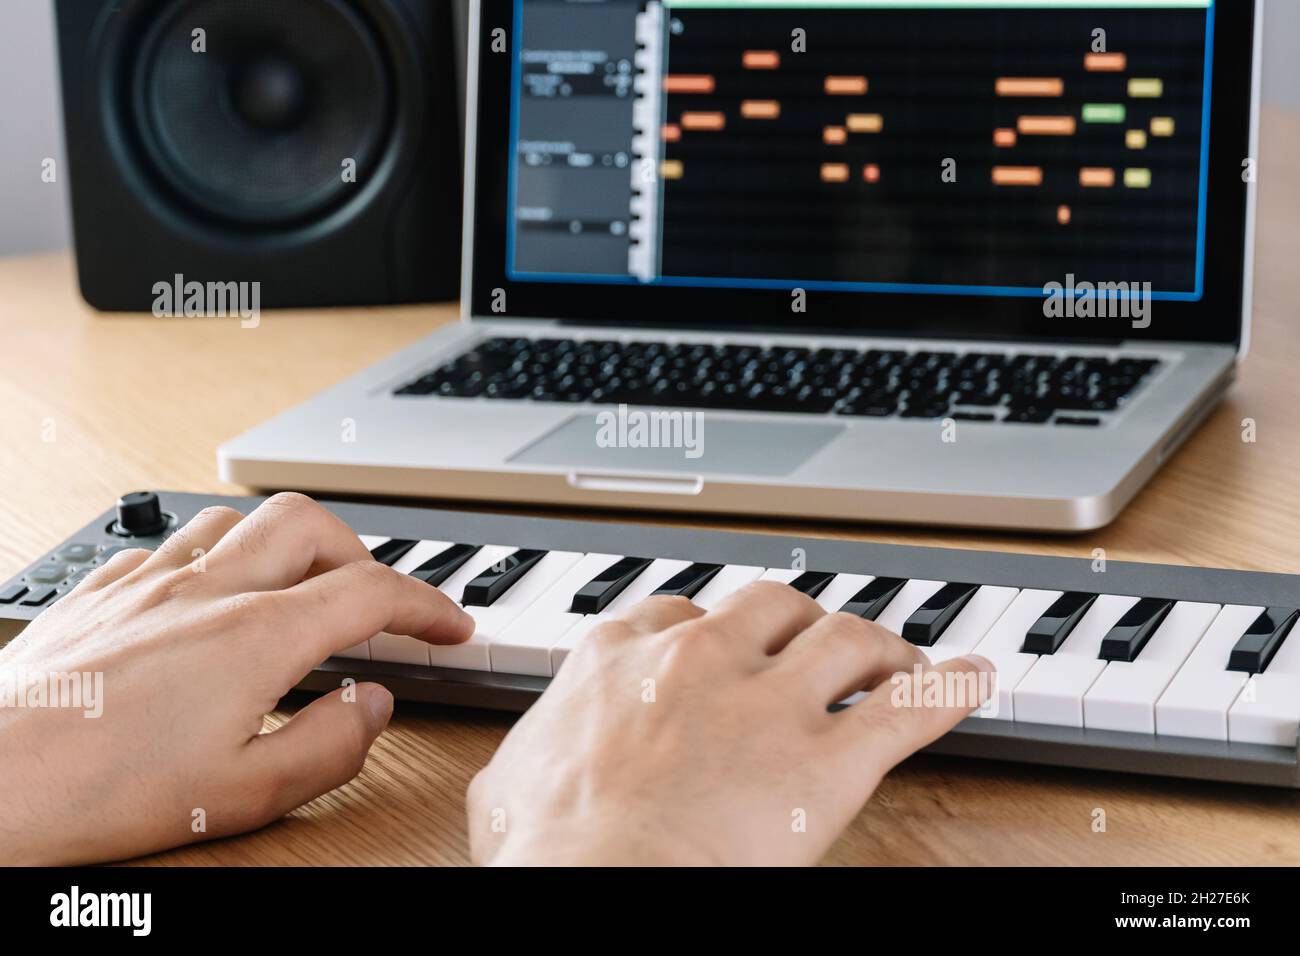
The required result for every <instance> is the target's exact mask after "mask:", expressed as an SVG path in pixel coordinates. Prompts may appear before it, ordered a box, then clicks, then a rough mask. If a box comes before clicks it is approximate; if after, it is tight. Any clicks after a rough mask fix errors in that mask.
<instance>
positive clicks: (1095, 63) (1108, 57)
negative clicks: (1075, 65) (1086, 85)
mask: <svg viewBox="0 0 1300 956" xmlns="http://www.w3.org/2000/svg"><path fill="white" fill-rule="evenodd" d="M1083 68H1084V69H1085V70H1088V71H1089V72H1091V73H1123V72H1124V71H1125V70H1127V69H1128V56H1127V55H1126V54H1123V53H1089V54H1087V55H1086V56H1085V57H1084V58H1083Z"/></svg>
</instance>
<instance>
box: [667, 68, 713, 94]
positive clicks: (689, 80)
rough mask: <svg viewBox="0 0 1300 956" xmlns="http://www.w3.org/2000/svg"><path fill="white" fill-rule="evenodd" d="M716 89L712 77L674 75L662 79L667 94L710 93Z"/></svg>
mask: <svg viewBox="0 0 1300 956" xmlns="http://www.w3.org/2000/svg"><path fill="white" fill-rule="evenodd" d="M716 89H717V83H716V82H715V81H714V79H713V77H711V76H706V75H704V74H701V73H675V74H671V75H669V76H665V77H664V90H666V91H667V92H669V93H712V92H714V91H715V90H716Z"/></svg>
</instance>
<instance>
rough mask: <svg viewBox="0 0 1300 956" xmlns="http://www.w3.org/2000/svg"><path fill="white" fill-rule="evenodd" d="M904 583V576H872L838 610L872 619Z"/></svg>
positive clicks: (886, 605)
mask: <svg viewBox="0 0 1300 956" xmlns="http://www.w3.org/2000/svg"><path fill="white" fill-rule="evenodd" d="M906 585H907V579H906V578H872V579H871V581H870V582H868V583H867V584H866V585H864V586H863V588H862V589H861V590H860V591H858V592H856V593H855V594H854V595H853V597H851V598H849V599H848V600H847V601H845V602H844V604H842V605H841V606H840V607H839V608H838V610H840V611H843V612H844V613H845V614H853V615H856V616H857V617H861V618H865V619H866V620H868V621H874V620H876V619H877V618H878V617H880V614H881V612H882V611H884V609H885V608H887V607H888V606H889V602H890V601H892V600H894V598H896V597H898V593H899V592H900V591H902V590H903V588H904V587H905V586H906Z"/></svg>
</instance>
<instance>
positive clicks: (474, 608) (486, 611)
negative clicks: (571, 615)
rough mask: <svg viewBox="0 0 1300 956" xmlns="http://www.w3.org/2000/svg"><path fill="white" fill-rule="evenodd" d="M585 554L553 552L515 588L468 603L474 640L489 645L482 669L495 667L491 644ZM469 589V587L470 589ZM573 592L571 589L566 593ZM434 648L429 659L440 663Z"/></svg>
mask: <svg viewBox="0 0 1300 956" xmlns="http://www.w3.org/2000/svg"><path fill="white" fill-rule="evenodd" d="M582 557H583V555H582V554H581V553H579V552H576V551H551V552H548V553H546V554H545V555H544V556H543V557H542V558H541V559H540V560H538V561H537V562H536V563H535V564H533V565H532V567H531V569H530V570H529V571H528V573H527V574H525V575H524V576H523V577H522V578H520V579H519V581H518V583H517V584H515V586H514V587H512V588H510V589H509V590H507V591H506V592H505V593H504V594H503V595H502V596H501V597H499V598H498V599H497V600H496V601H495V602H494V603H492V604H491V605H486V606H485V605H480V604H467V605H465V610H466V611H467V612H468V613H469V615H470V616H471V617H473V618H474V625H475V627H474V637H473V638H472V642H473V643H481V644H483V645H485V647H486V655H485V658H484V661H485V663H484V664H483V666H482V667H481V668H480V669H482V670H491V669H492V646H493V645H494V644H496V643H497V642H498V641H500V640H501V638H502V636H503V635H504V633H505V631H506V630H507V629H508V628H509V627H510V625H512V624H514V623H515V621H517V620H519V619H520V618H521V617H524V616H526V615H527V614H528V613H529V612H530V610H531V609H532V607H533V605H535V604H536V603H537V602H538V601H539V600H541V599H542V598H543V597H545V596H546V595H547V594H548V593H549V592H550V591H551V589H552V588H553V587H555V586H556V584H557V583H558V582H559V581H560V580H561V579H563V578H564V576H565V574H566V573H567V572H568V571H569V569H570V568H572V567H573V566H574V565H576V564H578V562H579V561H581V560H582ZM467 590H468V589H467ZM565 593H566V594H571V593H572V591H568V592H565ZM440 650H442V648H440V647H435V648H434V649H433V650H432V651H431V652H430V655H429V659H430V660H431V661H432V662H433V663H434V664H437V663H438V656H439V655H438V652H439V651H440Z"/></svg>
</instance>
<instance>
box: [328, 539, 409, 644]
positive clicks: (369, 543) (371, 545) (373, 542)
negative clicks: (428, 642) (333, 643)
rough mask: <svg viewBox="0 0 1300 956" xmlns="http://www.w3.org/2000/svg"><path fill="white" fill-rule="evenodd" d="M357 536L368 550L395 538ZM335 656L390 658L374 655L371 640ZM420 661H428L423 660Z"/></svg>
mask: <svg viewBox="0 0 1300 956" xmlns="http://www.w3.org/2000/svg"><path fill="white" fill-rule="evenodd" d="M356 537H357V538H359V540H360V541H361V546H363V548H365V550H368V551H373V550H374V549H376V548H378V546H380V545H382V544H383V542H385V541H391V540H393V538H389V537H385V536H382V535H357V536H356ZM385 653H386V652H385ZM334 657H342V658H347V659H350V661H387V659H390V658H387V657H374V656H373V653H372V646H370V641H368V640H365V641H361V643H360V644H356V645H354V646H351V648H347V649H346V650H335V652H334ZM420 663H426V662H425V661H421V662H420Z"/></svg>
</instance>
